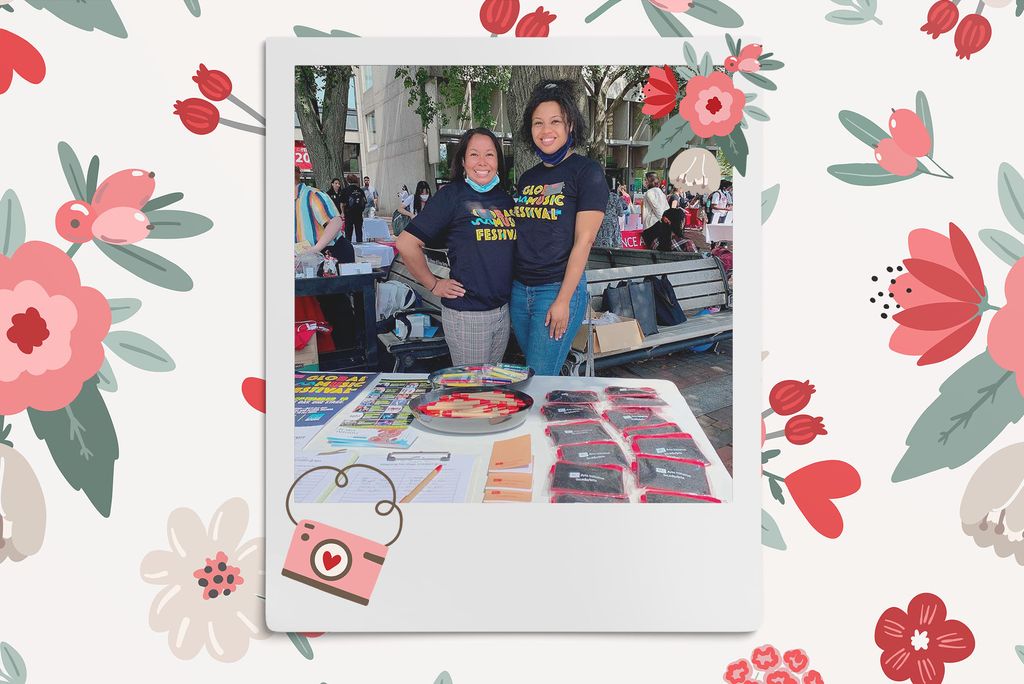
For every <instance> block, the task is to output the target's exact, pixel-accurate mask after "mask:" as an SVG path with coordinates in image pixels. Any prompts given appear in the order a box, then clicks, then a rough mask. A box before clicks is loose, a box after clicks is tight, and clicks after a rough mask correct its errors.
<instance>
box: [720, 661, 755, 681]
mask: <svg viewBox="0 0 1024 684" xmlns="http://www.w3.org/2000/svg"><path fill="white" fill-rule="evenodd" d="M753 671H754V670H753V669H752V668H751V666H750V661H749V660H747V659H746V658H741V659H740V660H737V661H736V662H734V663H729V666H728V667H727V668H725V674H724V675H723V676H722V678H723V679H724V680H725V681H726V682H728V684H743V683H744V682H746V681H748V679H749V678H750V677H751V675H752V673H753Z"/></svg>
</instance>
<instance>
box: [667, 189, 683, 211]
mask: <svg viewBox="0 0 1024 684" xmlns="http://www.w3.org/2000/svg"><path fill="white" fill-rule="evenodd" d="M680 206H682V197H680V196H679V191H678V190H676V186H674V185H670V186H668V207H669V209H675V208H677V207H680Z"/></svg>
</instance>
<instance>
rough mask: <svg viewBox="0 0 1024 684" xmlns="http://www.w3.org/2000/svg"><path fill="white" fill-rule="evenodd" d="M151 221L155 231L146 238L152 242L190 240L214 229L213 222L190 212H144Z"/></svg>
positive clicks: (167, 210)
mask: <svg viewBox="0 0 1024 684" xmlns="http://www.w3.org/2000/svg"><path fill="white" fill-rule="evenodd" d="M144 213H145V214H146V217H147V218H148V219H149V223H150V225H152V226H153V230H151V231H149V235H148V236H146V237H147V238H148V239H150V240H176V239H179V238H190V237H195V236H196V235H202V234H203V233H205V232H206V231H208V230H210V229H211V228H213V221H211V220H210V219H208V218H206V217H205V216H203V215H202V214H193V213H192V212H190V211H176V210H174V209H165V210H163V211H149V212H144Z"/></svg>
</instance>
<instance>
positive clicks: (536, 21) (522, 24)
mask: <svg viewBox="0 0 1024 684" xmlns="http://www.w3.org/2000/svg"><path fill="white" fill-rule="evenodd" d="M557 18H558V15H557V14H552V13H551V12H546V11H544V7H543V6H542V7H538V8H537V9H535V10H534V11H532V12H530V13H529V14H524V15H523V18H522V19H520V20H519V25H518V26H516V36H517V37H519V38H547V37H548V26H549V25H550V24H551V22H553V21H554V20H555V19H557Z"/></svg>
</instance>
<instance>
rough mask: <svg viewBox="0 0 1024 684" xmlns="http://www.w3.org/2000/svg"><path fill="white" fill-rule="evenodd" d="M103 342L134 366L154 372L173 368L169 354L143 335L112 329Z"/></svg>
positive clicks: (163, 371) (172, 361)
mask: <svg viewBox="0 0 1024 684" xmlns="http://www.w3.org/2000/svg"><path fill="white" fill-rule="evenodd" d="M103 344H105V345H107V346H108V347H109V348H110V351H112V352H114V353H115V354H117V355H118V356H120V357H121V359H122V360H123V361H126V362H127V363H130V364H131V365H133V366H135V367H136V368H140V369H142V370H146V371H152V372H154V373H166V372H167V371H172V370H174V360H173V359H172V358H171V356H170V354H168V353H167V352H166V351H164V349H163V347H161V346H160V345H159V344H157V343H156V342H154V341H153V340H151V339H149V338H148V337H146V336H145V335H140V334H139V333H136V332H131V331H130V330H112V331H111V332H109V333H107V337H106V339H104V340H103Z"/></svg>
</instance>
